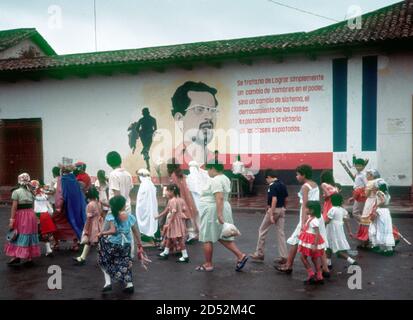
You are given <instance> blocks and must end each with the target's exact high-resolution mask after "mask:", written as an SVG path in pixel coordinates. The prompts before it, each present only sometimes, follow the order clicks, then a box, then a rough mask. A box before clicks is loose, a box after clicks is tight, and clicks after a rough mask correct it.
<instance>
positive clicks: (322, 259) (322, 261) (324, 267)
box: [321, 250, 330, 272]
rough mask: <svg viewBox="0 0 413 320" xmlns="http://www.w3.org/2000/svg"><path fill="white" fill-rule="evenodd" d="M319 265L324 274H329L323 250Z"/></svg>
mask: <svg viewBox="0 0 413 320" xmlns="http://www.w3.org/2000/svg"><path fill="white" fill-rule="evenodd" d="M321 265H322V268H323V271H324V272H330V269H328V263H327V254H326V251H325V250H324V253H323V255H322V256H321Z"/></svg>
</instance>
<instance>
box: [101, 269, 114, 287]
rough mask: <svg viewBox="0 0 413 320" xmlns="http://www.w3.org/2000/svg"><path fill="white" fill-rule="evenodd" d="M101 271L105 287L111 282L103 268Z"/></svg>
mask: <svg viewBox="0 0 413 320" xmlns="http://www.w3.org/2000/svg"><path fill="white" fill-rule="evenodd" d="M101 269H102V268H101ZM102 272H103V275H104V276H105V287H107V286H110V285H111V284H112V281H111V280H110V275H109V274H108V273H107V272H106V271H105V270H103V269H102Z"/></svg>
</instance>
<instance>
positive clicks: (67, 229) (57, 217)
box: [53, 211, 77, 240]
mask: <svg viewBox="0 0 413 320" xmlns="http://www.w3.org/2000/svg"><path fill="white" fill-rule="evenodd" d="M53 222H54V223H55V225H56V229H57V230H56V233H55V238H56V240H75V239H77V235H76V233H75V231H74V230H73V228H72V226H71V225H70V223H69V221H68V220H67V218H66V214H65V212H63V211H60V212H55V213H54V214H53Z"/></svg>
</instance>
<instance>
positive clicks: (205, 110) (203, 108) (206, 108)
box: [186, 104, 219, 115]
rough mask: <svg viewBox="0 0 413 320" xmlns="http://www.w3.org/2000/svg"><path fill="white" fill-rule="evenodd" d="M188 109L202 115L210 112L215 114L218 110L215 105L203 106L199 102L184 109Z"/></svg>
mask: <svg viewBox="0 0 413 320" xmlns="http://www.w3.org/2000/svg"><path fill="white" fill-rule="evenodd" d="M189 110H194V113H195V114H196V115H202V114H205V113H211V114H217V113H218V112H219V110H218V108H217V107H209V106H203V105H201V104H197V105H193V106H191V107H189V108H188V109H186V111H187V112H188V111H189Z"/></svg>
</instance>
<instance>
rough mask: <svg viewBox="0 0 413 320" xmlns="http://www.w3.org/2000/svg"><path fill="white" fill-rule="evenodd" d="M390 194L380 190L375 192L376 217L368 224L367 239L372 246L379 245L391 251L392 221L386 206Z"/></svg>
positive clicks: (392, 243)
mask: <svg viewBox="0 0 413 320" xmlns="http://www.w3.org/2000/svg"><path fill="white" fill-rule="evenodd" d="M389 202H390V195H389V194H385V193H383V192H381V191H377V194H376V204H377V206H376V208H377V209H376V211H375V213H376V217H375V218H373V220H372V222H371V224H370V226H369V239H370V241H371V244H372V246H373V247H381V248H383V249H384V250H386V251H392V250H393V247H394V246H395V239H394V235H393V223H392V218H391V215H390V210H389V208H388V205H389Z"/></svg>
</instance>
